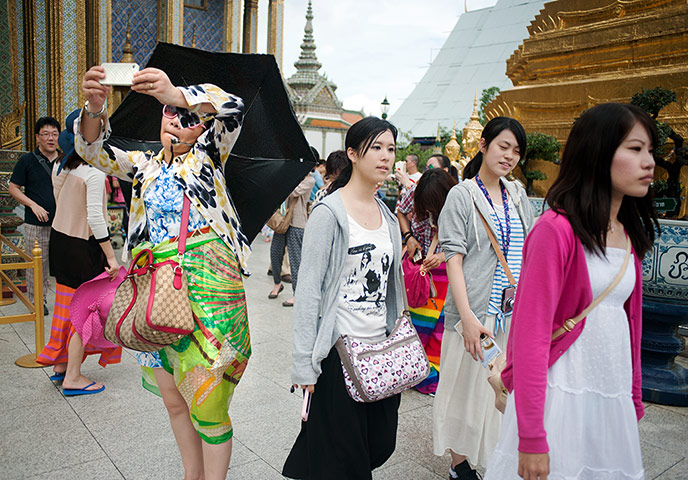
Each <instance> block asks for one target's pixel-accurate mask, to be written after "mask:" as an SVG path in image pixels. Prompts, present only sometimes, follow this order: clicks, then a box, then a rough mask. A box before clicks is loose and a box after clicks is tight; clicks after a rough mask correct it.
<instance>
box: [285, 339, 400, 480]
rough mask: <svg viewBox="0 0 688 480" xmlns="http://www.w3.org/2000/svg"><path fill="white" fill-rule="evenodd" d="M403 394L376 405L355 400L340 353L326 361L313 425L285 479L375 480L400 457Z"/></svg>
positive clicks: (304, 431) (305, 430) (307, 425)
mask: <svg viewBox="0 0 688 480" xmlns="http://www.w3.org/2000/svg"><path fill="white" fill-rule="evenodd" d="M400 402H401V395H394V396H393V397H389V398H386V399H384V400H380V401H378V402H373V403H360V402H356V401H354V400H352V399H351V397H350V396H349V393H348V392H347V390H346V385H345V384H344V374H343V373H342V365H341V362H340V360H339V355H338V353H337V351H336V349H334V348H332V350H331V351H330V354H329V355H328V356H327V358H326V359H325V360H323V361H322V374H321V375H320V377H319V378H318V383H317V384H316V386H315V393H314V394H313V398H312V400H311V409H310V414H309V417H308V421H307V422H301V432H300V433H299V436H298V437H297V438H296V442H295V443H294V446H293V447H292V449H291V452H290V453H289V456H288V457H287V461H286V462H285V463H284V468H283V469H282V474H283V475H284V476H286V477H288V478H297V479H308V480H321V479H322V480H325V479H327V480H338V479H341V480H358V479H361V480H363V479H372V473H371V472H372V471H373V469H375V468H377V467H379V466H380V465H382V464H384V463H385V462H386V461H387V459H389V457H390V456H391V455H392V453H393V452H394V447H395V445H396V440H397V418H398V410H399V403H400Z"/></svg>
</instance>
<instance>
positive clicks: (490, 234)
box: [478, 210, 516, 286]
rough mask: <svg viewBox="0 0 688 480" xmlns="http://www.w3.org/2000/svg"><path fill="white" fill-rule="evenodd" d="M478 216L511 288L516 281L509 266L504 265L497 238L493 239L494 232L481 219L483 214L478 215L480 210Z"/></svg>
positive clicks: (504, 259) (504, 261) (483, 219)
mask: <svg viewBox="0 0 688 480" xmlns="http://www.w3.org/2000/svg"><path fill="white" fill-rule="evenodd" d="M478 214H479V215H480V220H482V221H483V225H485V230H487V236H488V237H489V238H490V243H491V244H492V248H493V249H494V251H495V253H496V254H497V258H498V259H499V263H501V264H502V268H503V269H504V273H506V278H508V279H509V284H510V285H511V286H515V285H516V279H515V278H514V276H513V275H512V274H511V270H510V269H509V264H508V263H506V258H504V254H503V253H502V249H501V248H500V246H499V243H497V238H496V237H495V234H494V232H493V231H492V229H491V228H490V226H489V225H488V223H487V220H485V217H483V214H482V213H480V210H478Z"/></svg>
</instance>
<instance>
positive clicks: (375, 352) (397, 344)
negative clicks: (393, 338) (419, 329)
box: [356, 337, 418, 359]
mask: <svg viewBox="0 0 688 480" xmlns="http://www.w3.org/2000/svg"><path fill="white" fill-rule="evenodd" d="M416 338H418V337H408V338H405V339H404V340H403V341H401V342H394V343H392V344H391V345H388V346H386V347H384V348H381V349H380V350H373V351H370V352H363V353H357V354H356V358H357V359H364V358H368V357H370V356H372V355H381V354H383V353H386V352H388V351H390V350H394V349H395V348H398V347H401V346H403V345H408V344H409V343H412V342H413V341H415V340H416Z"/></svg>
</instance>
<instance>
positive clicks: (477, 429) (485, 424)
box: [433, 117, 533, 480]
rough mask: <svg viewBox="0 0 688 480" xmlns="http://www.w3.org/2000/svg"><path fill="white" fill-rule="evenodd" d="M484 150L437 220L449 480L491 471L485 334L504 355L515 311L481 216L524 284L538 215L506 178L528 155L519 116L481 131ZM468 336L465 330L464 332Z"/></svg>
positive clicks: (440, 431) (436, 413)
mask: <svg viewBox="0 0 688 480" xmlns="http://www.w3.org/2000/svg"><path fill="white" fill-rule="evenodd" d="M479 149H480V151H479V152H478V153H477V154H476V156H475V157H474V158H473V159H472V160H471V161H470V162H469V163H468V165H466V167H465V168H464V171H463V179H464V181H463V182H462V183H460V184H459V185H457V186H455V187H454V188H452V189H451V190H450V192H449V195H448V196H447V200H446V202H445V204H444V208H443V209H442V212H441V213H440V218H439V240H440V243H441V245H442V250H443V251H444V254H445V257H446V262H447V277H448V279H449V292H448V293H447V300H446V302H445V304H444V305H445V306H444V312H445V321H444V326H445V331H444V335H443V337H442V353H441V356H440V364H441V365H442V374H441V375H440V381H439V384H438V386H437V393H436V398H435V402H434V404H433V442H434V451H435V455H443V454H444V453H445V451H446V450H449V452H450V453H451V457H452V465H451V468H450V470H449V478H450V479H460V480H477V479H478V476H477V475H476V472H475V470H474V468H476V467H482V468H485V467H486V466H487V462H488V460H489V457H490V455H491V454H492V451H493V450H494V448H495V446H496V444H497V440H498V439H499V431H500V427H501V422H502V414H501V413H499V411H498V410H497V409H496V408H495V407H494V401H495V398H494V393H493V391H492V388H491V387H490V385H489V384H488V382H487V377H488V373H489V371H488V370H487V368H484V367H483V366H482V365H481V363H480V362H478V360H479V359H480V360H482V359H483V356H482V351H481V347H480V340H481V335H486V336H489V337H491V338H493V339H494V340H495V342H496V343H497V345H499V347H500V348H501V349H502V351H504V350H506V341H507V338H508V334H509V326H510V322H511V313H510V309H509V308H504V306H503V304H502V301H501V299H502V292H504V290H505V288H508V287H510V285H509V284H510V282H509V280H508V278H507V275H506V274H505V272H504V269H503V268H502V266H501V265H500V263H499V261H498V259H497V255H496V253H495V250H494V249H493V248H492V245H491V244H490V240H489V237H488V234H487V230H486V227H485V225H484V224H483V221H482V220H481V218H480V216H481V215H482V216H483V218H484V219H485V221H486V222H487V224H488V225H489V228H490V230H491V231H492V233H493V234H494V236H495V238H496V240H497V243H498V244H499V248H500V249H501V250H502V253H503V254H504V257H505V258H506V261H507V263H508V265H509V270H511V273H512V274H513V277H514V278H515V279H516V281H518V276H519V273H520V270H521V258H522V249H523V241H524V239H525V236H526V234H527V233H528V231H529V230H530V228H531V227H532V226H533V212H532V208H531V207H530V203H529V202H528V198H527V196H526V192H525V190H524V189H523V187H522V186H521V185H520V184H519V183H518V182H510V181H508V180H506V179H505V178H504V177H505V176H506V175H508V174H509V172H511V170H512V169H513V168H514V167H516V165H517V164H518V161H519V159H520V158H521V155H523V154H525V151H526V134H525V131H524V130H523V127H522V126H521V124H520V123H518V122H517V121H516V120H514V119H513V118H508V117H496V118H493V119H492V120H490V121H489V122H488V123H487V125H485V128H484V129H483V132H482V135H481V139H480V143H479ZM459 331H460V332H462V333H459Z"/></svg>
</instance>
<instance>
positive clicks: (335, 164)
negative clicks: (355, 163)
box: [325, 150, 349, 176]
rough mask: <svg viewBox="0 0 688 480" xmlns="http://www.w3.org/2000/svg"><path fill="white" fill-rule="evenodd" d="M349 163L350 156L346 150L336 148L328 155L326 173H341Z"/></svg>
mask: <svg viewBox="0 0 688 480" xmlns="http://www.w3.org/2000/svg"><path fill="white" fill-rule="evenodd" d="M348 164H349V158H348V157H347V156H346V152H345V151H344V150H335V151H334V152H332V153H330V154H329V155H328V156H327V161H326V162H325V174H326V175H329V176H332V175H337V174H339V173H340V172H341V171H342V170H344V167H346V166H347V165H348Z"/></svg>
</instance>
